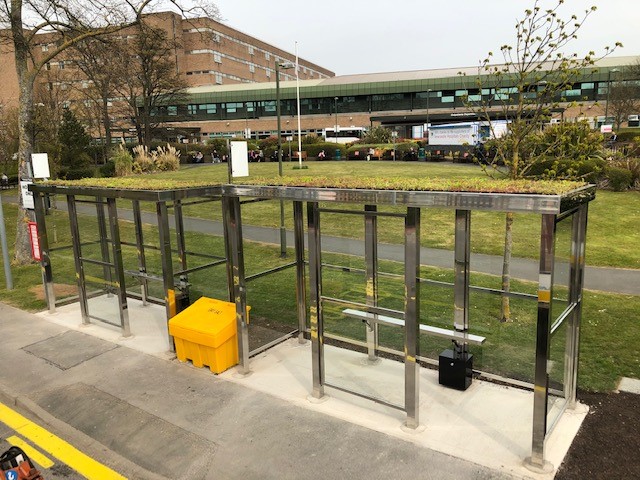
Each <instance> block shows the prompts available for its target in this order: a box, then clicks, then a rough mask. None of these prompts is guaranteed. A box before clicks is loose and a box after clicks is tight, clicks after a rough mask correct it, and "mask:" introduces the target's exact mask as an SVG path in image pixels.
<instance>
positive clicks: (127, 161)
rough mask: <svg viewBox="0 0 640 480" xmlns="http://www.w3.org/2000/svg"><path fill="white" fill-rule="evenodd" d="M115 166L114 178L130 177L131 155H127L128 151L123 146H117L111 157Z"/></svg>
mask: <svg viewBox="0 0 640 480" xmlns="http://www.w3.org/2000/svg"><path fill="white" fill-rule="evenodd" d="M111 160H113V163H114V165H115V175H116V177H124V176H126V175H131V173H132V172H133V155H131V154H130V153H129V150H127V148H125V146H124V145H122V144H120V145H118V148H117V149H116V151H115V153H114V154H113V156H112V157H111Z"/></svg>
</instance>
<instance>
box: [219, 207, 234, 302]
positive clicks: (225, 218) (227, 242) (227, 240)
mask: <svg viewBox="0 0 640 480" xmlns="http://www.w3.org/2000/svg"><path fill="white" fill-rule="evenodd" d="M230 211H231V203H230V202H229V197H227V196H224V197H222V227H223V230H224V254H225V258H226V260H227V264H226V267H227V290H228V292H229V301H230V302H234V301H235V296H234V293H233V254H232V252H231V231H230V230H231V229H230V227H229V226H230V225H231V213H230Z"/></svg>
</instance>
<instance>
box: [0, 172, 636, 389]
mask: <svg viewBox="0 0 640 480" xmlns="http://www.w3.org/2000/svg"><path fill="white" fill-rule="evenodd" d="M346 165H349V164H346ZM269 166H270V167H273V165H269ZM216 167H217V166H216ZM314 167H315V164H314V165H312V168H314ZM361 167H362V165H361ZM438 167H440V166H439V165H438ZM201 168H202V167H201ZM204 169H206V167H205V168H204ZM193 170H196V169H193ZM258 205H260V204H258ZM251 206H253V204H252V205H251ZM4 212H5V217H6V224H7V229H8V235H9V242H10V244H12V243H13V238H14V237H15V219H16V208H15V206H13V205H7V204H4ZM80 222H81V231H82V232H83V240H84V241H92V240H95V239H96V233H95V232H96V224H95V219H94V218H93V217H84V216H83V217H80ZM47 225H48V230H49V235H50V238H51V239H53V236H54V235H53V225H55V226H56V228H55V232H56V234H55V237H56V242H55V243H54V242H53V240H52V242H51V243H52V245H51V247H56V246H61V245H68V244H69V241H70V239H69V228H68V222H67V219H66V213H65V212H59V211H53V212H52V214H51V215H49V216H48V217H47ZM324 228H325V229H326V228H327V227H326V223H325V224H324ZM360 230H361V228H358V231H360ZM325 231H326V230H325ZM145 235H146V243H150V244H157V235H156V232H155V228H154V227H152V226H146V227H145ZM121 236H122V238H123V239H126V238H133V226H132V224H131V223H129V222H126V221H121ZM187 249H188V250H190V251H196V252H206V253H209V254H213V255H223V252H224V244H223V241H222V239H221V238H219V237H215V236H207V235H203V234H197V233H189V234H188V235H187ZM147 253H148V257H147V261H148V265H149V269H150V272H151V273H159V258H158V256H157V255H155V254H154V252H153V251H152V250H148V252H147ZM244 253H245V263H246V270H247V272H246V273H247V275H251V274H253V273H257V272H259V271H261V270H264V269H266V268H269V267H274V266H277V265H280V264H282V263H283V262H284V261H288V260H283V259H281V258H280V257H279V248H278V247H277V246H266V245H261V244H255V243H251V242H245V252H244ZM52 255H53V258H52V263H53V266H54V281H55V282H56V283H61V284H67V285H74V284H75V270H74V265H73V253H72V251H71V250H69V249H66V250H57V251H54V252H53V254H52ZM83 255H85V256H89V257H92V258H99V255H100V254H99V247H98V246H97V245H92V246H86V247H84V249H83ZM291 256H292V255H291ZM123 260H124V263H125V269H129V270H137V264H136V251H135V249H134V248H132V247H124V248H123ZM323 260H324V261H325V262H327V263H333V264H338V265H343V266H349V267H353V268H362V267H363V265H362V259H360V258H357V257H351V256H344V255H332V254H324V255H323ZM174 261H176V263H177V259H175V260H174ZM207 261H208V260H206V259H202V258H197V257H190V264H189V265H190V266H197V265H200V264H203V263H205V262H207ZM380 270H381V271H384V272H389V273H400V272H401V271H402V266H401V265H400V264H397V263H394V262H386V261H383V262H380ZM12 271H13V278H14V285H15V288H14V290H12V291H7V290H6V289H5V284H4V276H2V278H0V300H1V301H4V302H7V303H10V304H13V305H15V306H18V307H20V308H23V309H26V310H31V311H37V310H42V309H44V308H45V304H44V301H43V300H38V299H37V298H36V295H34V291H35V290H34V289H36V290H37V289H38V288H41V275H40V268H39V266H37V265H29V266H24V267H13V269H12ZM86 273H87V275H88V276H89V278H91V277H96V278H101V277H102V275H103V273H102V268H101V267H99V266H91V265H88V266H87V271H86ZM421 276H422V277H424V278H428V279H432V280H438V281H451V280H452V272H451V271H450V270H443V269H434V268H426V267H425V268H423V269H422V272H421ZM189 281H190V283H191V284H192V299H195V298H196V297H197V296H199V295H206V296H211V297H215V298H226V287H225V282H226V275H225V271H224V267H223V266H219V267H214V268H212V269H207V270H202V271H199V272H196V273H194V274H192V275H190V277H189ZM496 281H497V279H496V278H495V277H491V276H487V275H480V274H472V278H471V282H472V284H473V285H480V286H492V287H495V286H496ZM98 283H99V282H98ZM98 283H96V282H95V281H94V280H89V282H88V290H92V289H93V288H96V287H99V286H100V285H99V284H98ZM127 285H128V286H129V287H130V288H131V289H132V290H135V289H136V287H135V285H134V281H133V279H132V278H130V277H128V278H127ZM536 288H537V287H536V285H535V284H532V283H523V282H514V287H513V289H514V290H515V291H521V292H527V293H535V291H536ZM247 290H248V304H249V305H251V307H252V310H251V316H252V318H254V319H274V320H277V321H278V322H281V323H284V324H289V325H291V326H292V328H295V325H296V324H297V319H296V308H295V293H294V292H295V283H294V271H293V270H292V269H289V270H285V271H282V272H279V273H277V274H273V275H269V276H266V277H261V278H259V279H257V280H255V281H253V282H249V284H248V289H247ZM379 290H380V305H381V306H384V307H388V308H395V309H402V298H403V291H404V284H403V281H402V279H401V278H400V279H398V278H391V277H386V276H384V277H380V288H379ZM323 293H324V295H328V296H336V297H340V298H345V299H351V300H355V301H360V302H362V301H364V298H365V282H364V278H363V276H362V275H361V274H358V273H349V272H345V271H342V270H332V269H325V270H324V271H323ZM152 294H153V295H155V296H160V295H161V292H160V290H159V287H158V286H155V287H154V289H153V290H152ZM555 295H556V296H557V297H561V298H562V297H564V296H565V295H566V292H564V291H563V290H562V288H558V289H557V290H556V292H555ZM114 302H115V300H114ZM470 304H471V311H470V322H471V331H472V333H476V334H479V335H483V336H485V337H486V338H487V341H486V344H485V345H483V346H482V347H473V348H472V351H473V353H474V356H475V366H476V368H479V369H482V370H484V371H487V372H492V373H495V374H499V375H504V376H508V377H511V378H517V379H521V380H524V381H531V380H532V376H533V358H534V345H535V322H536V302H535V301H531V300H526V299H525V300H513V302H512V308H513V314H514V321H513V322H512V323H500V322H499V321H498V319H497V317H498V312H499V298H498V297H496V296H492V295H488V294H484V293H473V294H472V297H471V302H470ZM560 305H561V303H560ZM560 308H562V307H560ZM421 311H422V318H421V321H422V322H424V323H427V324H430V325H434V326H441V327H447V328H451V324H452V318H453V299H452V289H451V288H449V287H442V286H437V285H432V284H424V285H423V287H422V292H421ZM638 311H640V297H635V296H623V295H613V294H602V293H592V292H585V296H584V308H583V323H582V330H581V336H582V344H581V355H580V378H579V386H580V387H581V388H584V389H589V390H598V391H610V390H613V389H614V388H615V387H616V384H617V381H618V379H619V377H620V376H631V377H636V378H638V377H640V353H639V351H638V349H637V348H635V347H633V348H630V346H635V345H638V344H640V328H639V327H638V324H637V321H636V319H637V312H638ZM557 313H559V312H556V315H557ZM132 321H135V319H132ZM325 322H326V331H327V332H328V333H334V334H337V335H342V336H347V337H350V338H354V339H360V340H362V339H363V337H364V328H363V325H362V323H361V322H358V321H354V320H349V319H345V317H344V316H343V315H342V314H341V313H340V308H339V307H335V306H332V305H329V304H327V306H326V311H325ZM380 339H381V344H382V345H384V346H387V347H389V348H394V349H398V350H402V336H401V332H400V331H398V330H395V329H390V328H381V331H380ZM564 343H565V338H564V331H563V329H562V328H560V329H559V330H558V331H557V333H556V334H555V335H554V337H553V339H552V347H551V348H552V350H551V351H552V359H553V360H554V365H555V366H554V367H553V368H552V370H551V376H552V380H553V381H554V382H559V383H561V382H562V362H563V357H564ZM448 347H449V344H448V342H447V341H444V340H437V339H433V338H431V337H427V336H423V337H422V339H421V350H422V354H423V355H424V356H427V357H430V358H437V354H438V353H439V352H440V351H442V350H443V349H444V348H448ZM327 374H328V375H330V372H327Z"/></svg>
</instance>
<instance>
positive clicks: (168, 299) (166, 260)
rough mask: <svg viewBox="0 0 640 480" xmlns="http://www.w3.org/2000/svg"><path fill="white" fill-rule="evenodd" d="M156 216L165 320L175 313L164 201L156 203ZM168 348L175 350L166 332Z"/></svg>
mask: <svg viewBox="0 0 640 480" xmlns="http://www.w3.org/2000/svg"><path fill="white" fill-rule="evenodd" d="M156 213H157V216H158V237H159V241H160V259H161V263H162V280H163V286H164V305H165V311H166V313H167V322H168V321H169V320H170V319H171V318H172V317H173V316H174V315H175V314H176V291H175V282H174V279H173V259H172V258H171V232H170V230H169V213H168V211H167V203H166V202H157V203H156ZM167 335H168V338H169V349H170V350H171V351H172V352H175V345H174V344H173V338H171V335H170V334H169V332H168V329H167Z"/></svg>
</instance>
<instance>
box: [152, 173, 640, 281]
mask: <svg viewBox="0 0 640 480" xmlns="http://www.w3.org/2000/svg"><path fill="white" fill-rule="evenodd" d="M293 165H297V164H296V163H295V162H294V163H288V162H285V163H284V168H283V171H284V174H285V175H287V176H298V175H299V176H307V175H318V176H354V175H355V176H364V177H415V176H429V177H446V178H474V177H484V173H483V172H482V171H481V170H480V168H479V167H478V166H477V165H464V164H452V163H448V162H444V163H427V162H412V163H407V162H397V163H396V162H308V165H309V169H307V170H293ZM249 172H250V173H251V177H269V176H277V174H278V164H277V163H252V164H250V166H249ZM151 177H153V178H166V177H171V178H173V179H176V180H203V179H206V180H210V181H214V182H221V183H226V182H227V181H228V178H227V177H228V175H227V165H226V164H215V165H212V164H207V165H204V166H193V165H186V166H183V168H182V169H181V170H180V171H178V172H166V173H159V174H154V175H152V176H151ZM234 183H242V179H241V178H240V179H234ZM214 205H215V204H214ZM332 207H335V208H340V206H338V205H336V204H332ZM148 208H149V209H153V208H154V207H151V206H149V207H148ZM278 209H279V204H278V203H277V202H275V201H274V202H260V203H257V204H252V205H250V206H247V207H245V208H244V209H243V212H242V215H243V223H245V224H247V225H261V226H267V227H273V228H277V227H278V226H279V221H280V220H279V219H280V216H279V210H278ZM381 210H384V211H397V212H400V211H402V209H401V208H399V207H398V208H394V207H383V208H381ZM589 210H590V211H589V227H588V232H587V252H586V259H587V263H588V264H589V265H593V266H610V267H618V268H635V269H640V228H639V227H638V225H640V192H607V191H598V193H597V195H596V200H595V201H593V202H591V203H590V206H589ZM423 212H424V213H423V225H426V226H427V227H426V228H425V230H424V231H423V234H422V238H421V241H422V244H423V245H424V246H427V247H433V248H444V249H452V248H453V238H454V237H453V233H454V231H453V222H454V213H453V210H447V209H435V208H434V209H424V210H423ZM185 215H188V216H193V217H199V218H209V219H216V220H220V219H221V216H222V214H221V211H220V208H219V207H218V206H215V207H214V208H212V207H211V204H202V205H194V206H191V207H187V208H185ZM285 221H286V225H287V228H288V229H292V228H293V219H292V214H291V211H290V209H287V217H286V220H285ZM503 223H504V214H501V213H493V212H474V213H473V215H472V227H471V232H472V239H471V246H472V249H473V251H474V252H476V253H485V254H492V255H502V248H503V245H504V240H503V232H504V228H503V226H502V225H503ZM322 225H323V231H324V232H325V233H328V232H330V234H331V235H335V236H342V237H352V238H360V237H361V236H362V228H361V227H360V225H357V226H356V227H354V224H353V223H352V222H345V221H344V216H338V215H330V214H323V217H322ZM379 225H380V228H379V233H378V238H379V241H380V242H383V243H402V242H403V230H402V223H401V221H399V220H398V219H391V218H380V219H379ZM539 232H540V217H539V215H530V214H517V215H516V218H515V221H514V233H513V238H514V245H513V254H514V255H515V256H517V257H524V258H537V257H538V254H539V246H538V244H539Z"/></svg>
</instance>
